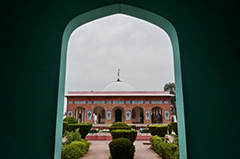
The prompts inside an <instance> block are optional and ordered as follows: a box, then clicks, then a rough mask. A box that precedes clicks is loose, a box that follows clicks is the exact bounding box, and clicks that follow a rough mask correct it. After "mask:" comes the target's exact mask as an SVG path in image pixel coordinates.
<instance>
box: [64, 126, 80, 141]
mask: <svg viewBox="0 0 240 159" xmlns="http://www.w3.org/2000/svg"><path fill="white" fill-rule="evenodd" d="M66 138H67V140H66V141H65V142H64V143H63V145H66V144H70V143H71V142H73V141H81V140H83V139H82V138H81V134H80V133H79V129H76V130H75V131H71V132H67V134H66Z"/></svg>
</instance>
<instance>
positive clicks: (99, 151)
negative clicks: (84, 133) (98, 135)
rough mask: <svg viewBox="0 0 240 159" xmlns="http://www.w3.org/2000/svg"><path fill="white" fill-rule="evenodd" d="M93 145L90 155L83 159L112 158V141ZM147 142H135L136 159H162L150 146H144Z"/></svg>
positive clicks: (92, 142)
mask: <svg viewBox="0 0 240 159" xmlns="http://www.w3.org/2000/svg"><path fill="white" fill-rule="evenodd" d="M89 142H90V143H91V146H90V149H89V151H88V153H87V154H86V155H85V156H84V157H82V159H108V158H109V156H110V151H109V148H108V144H109V143H110V142H111V141H106V140H105V141H89ZM144 142H146V141H135V142H134V145H135V150H136V151H135V157H134V159H161V157H160V156H158V154H156V153H155V152H154V151H153V150H152V149H151V148H150V145H143V143H144Z"/></svg>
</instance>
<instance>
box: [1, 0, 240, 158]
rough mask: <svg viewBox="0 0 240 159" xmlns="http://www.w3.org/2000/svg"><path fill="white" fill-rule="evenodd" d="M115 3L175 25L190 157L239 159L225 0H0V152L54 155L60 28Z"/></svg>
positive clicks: (233, 17)
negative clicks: (126, 5) (151, 14)
mask: <svg viewBox="0 0 240 159" xmlns="http://www.w3.org/2000/svg"><path fill="white" fill-rule="evenodd" d="M119 2H122V3H124V4H128V5H132V6H135V7H139V8H142V9H146V10H148V11H151V12H153V13H156V14H159V15H161V16H163V17H164V18H166V19H168V20H169V21H170V22H171V23H172V24H173V25H174V27H175V28H176V31H177V34H178V38H179V45H180V55H181V68H182V81H183V93H184V106H185V118H186V133H187V148H188V149H187V151H188V158H190V159H200V158H206V159H207V158H218V159H221V158H222V159H225V158H238V157H239V151H238V150H239V146H238V143H239V141H240V139H239V138H238V137H237V133H238V130H239V124H238V123H239V122H240V119H239V117H238V116H239V115H240V113H239V112H240V107H239V106H238V100H235V99H238V96H239V95H238V93H239V87H240V86H239V84H238V81H240V74H239V70H238V68H239V65H240V63H239V59H240V58H239V56H240V54H239V53H238V52H239V46H240V41H239V37H240V32H239V28H240V25H239V19H240V18H239V17H240V11H239V7H238V6H239V5H237V1H228V0H221V1H218V0H212V1H202V0H168V1H165V0H159V1H156V0H141V1H140V0H133V1H128V0H101V1H98V0H88V1H87V0H82V1H71V2H70V1H57V2H54V1H37V2H36V1H24V0H2V1H0V24H1V25H0V50H1V51H0V59H1V62H0V68H1V69H0V70H1V95H0V101H1V109H0V110H1V111H0V112H1V115H0V119H1V122H0V127H1V131H0V136H1V137H2V138H1V142H0V146H1V151H0V156H1V158H3V159H12V158H16V157H17V158H20V159H21V158H23V159H43V158H44V159H52V158H53V156H54V137H55V136H54V135H55V122H56V121H55V119H56V109H57V108H56V106H57V95H58V94H57V93H58V79H59V64H60V52H61V42H62V35H63V32H64V29H65V27H66V25H67V24H68V22H69V21H70V20H71V19H73V18H74V17H76V16H78V15H80V14H82V13H85V12H87V11H89V10H92V9H96V8H99V7H103V6H106V5H111V4H115V3H119ZM10 112H11V115H9V114H10ZM33 112H34V113H33ZM13 117H14V118H13Z"/></svg>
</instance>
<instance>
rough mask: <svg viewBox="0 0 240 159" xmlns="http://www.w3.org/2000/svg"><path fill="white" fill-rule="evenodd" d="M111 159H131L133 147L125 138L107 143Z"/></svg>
mask: <svg viewBox="0 0 240 159" xmlns="http://www.w3.org/2000/svg"><path fill="white" fill-rule="evenodd" d="M109 149H110V153H111V157H112V159H133V157H134V152H135V146H134V145H133V143H132V141H131V140H129V139H126V138H118V139H114V140H113V141H112V142H110V143H109Z"/></svg>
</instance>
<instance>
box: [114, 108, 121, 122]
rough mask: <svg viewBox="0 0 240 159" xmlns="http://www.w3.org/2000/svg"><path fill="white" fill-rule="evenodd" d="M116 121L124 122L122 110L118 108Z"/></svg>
mask: <svg viewBox="0 0 240 159" xmlns="http://www.w3.org/2000/svg"><path fill="white" fill-rule="evenodd" d="M115 122H122V110H121V109H117V110H116V111H115Z"/></svg>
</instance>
